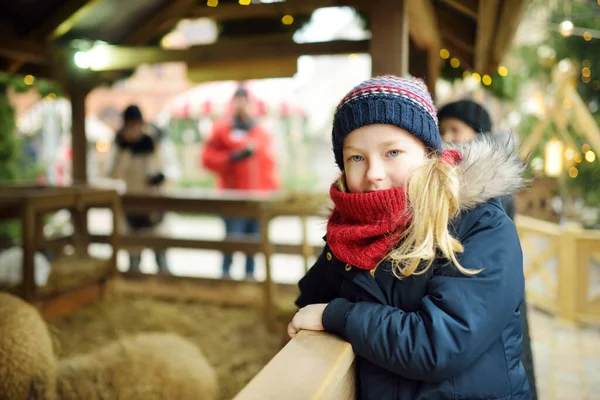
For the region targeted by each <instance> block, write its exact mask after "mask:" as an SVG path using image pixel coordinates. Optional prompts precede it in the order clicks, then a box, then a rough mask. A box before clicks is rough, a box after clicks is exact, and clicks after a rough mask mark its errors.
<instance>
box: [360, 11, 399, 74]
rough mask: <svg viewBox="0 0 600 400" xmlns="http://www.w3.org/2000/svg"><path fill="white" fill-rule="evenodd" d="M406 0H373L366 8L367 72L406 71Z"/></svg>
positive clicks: (387, 72)
mask: <svg viewBox="0 0 600 400" xmlns="http://www.w3.org/2000/svg"><path fill="white" fill-rule="evenodd" d="M406 5H407V2H406V0H376V1H373V3H372V5H371V8H370V10H369V21H370V25H371V42H370V53H371V64H372V68H371V75H372V76H379V75H385V74H393V75H398V76H405V75H406V74H407V73H408V57H409V54H408V47H409V40H408V39H409V34H408V18H407V16H408V12H407V9H406Z"/></svg>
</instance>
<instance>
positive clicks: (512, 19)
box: [490, 0, 527, 68]
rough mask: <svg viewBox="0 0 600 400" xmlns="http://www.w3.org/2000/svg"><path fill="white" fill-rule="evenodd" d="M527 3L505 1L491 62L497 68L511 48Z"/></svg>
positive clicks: (511, 0)
mask: <svg viewBox="0 0 600 400" xmlns="http://www.w3.org/2000/svg"><path fill="white" fill-rule="evenodd" d="M526 5H527V2H526V1H525V0H504V1H503V2H502V7H501V8H502V9H501V11H500V21H499V22H498V29H497V30H496V34H495V40H494V48H493V51H492V57H491V60H490V63H491V66H492V67H494V68H495V66H497V65H498V64H500V62H501V61H502V59H503V58H504V56H505V55H506V52H507V51H508V49H509V48H510V45H511V43H512V41H513V39H514V37H515V35H516V33H517V28H518V27H519V24H520V23H521V19H522V18H523V14H524V13H525V8H526Z"/></svg>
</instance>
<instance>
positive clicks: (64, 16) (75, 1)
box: [29, 0, 100, 40]
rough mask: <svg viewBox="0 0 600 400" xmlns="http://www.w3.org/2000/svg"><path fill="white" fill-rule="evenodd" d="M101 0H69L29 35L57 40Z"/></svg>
mask: <svg viewBox="0 0 600 400" xmlns="http://www.w3.org/2000/svg"><path fill="white" fill-rule="evenodd" d="M99 1H100V0H68V1H66V2H64V3H63V5H62V6H61V8H60V9H59V10H58V11H56V12H55V13H54V14H52V15H51V16H50V17H49V18H47V19H46V20H44V22H43V23H42V24H41V25H40V26H39V27H37V28H36V29H35V30H33V31H32V32H31V33H30V34H29V36H30V37H32V38H36V39H41V40H56V39H58V38H60V37H62V36H64V35H65V34H67V33H68V32H69V31H70V30H71V29H73V27H74V26H75V25H77V23H78V22H79V21H81V19H82V18H83V17H85V16H86V15H87V14H88V13H89V12H90V11H91V10H92V8H93V7H94V6H95V5H96V3H98V2H99Z"/></svg>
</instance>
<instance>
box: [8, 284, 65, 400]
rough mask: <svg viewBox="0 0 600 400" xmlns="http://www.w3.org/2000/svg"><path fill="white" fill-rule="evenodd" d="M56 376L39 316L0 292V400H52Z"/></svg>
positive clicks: (51, 352)
mask: <svg viewBox="0 0 600 400" xmlns="http://www.w3.org/2000/svg"><path fill="white" fill-rule="evenodd" d="M24 339H27V340H24ZM56 376H57V361H56V358H55V356H54V352H53V348H52V341H51V339H50V334H49V333H48V329H47V327H46V324H45V323H44V321H43V320H42V318H41V317H40V315H39V313H38V312H37V310H36V309H35V308H33V307H32V306H31V305H29V304H28V303H26V302H24V301H22V300H21V299H19V298H17V297H15V296H12V295H10V294H7V293H2V292H0V400H21V399H23V400H25V399H28V400H29V399H35V400H50V399H54V398H55V394H56V392H55V384H56Z"/></svg>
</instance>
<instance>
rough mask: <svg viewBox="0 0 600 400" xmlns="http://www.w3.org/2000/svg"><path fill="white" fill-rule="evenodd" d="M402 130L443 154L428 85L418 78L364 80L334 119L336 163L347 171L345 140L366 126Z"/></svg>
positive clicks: (344, 101)
mask: <svg viewBox="0 0 600 400" xmlns="http://www.w3.org/2000/svg"><path fill="white" fill-rule="evenodd" d="M373 124H388V125H394V126H397V127H399V128H402V129H404V130H406V131H408V132H410V133H412V134H413V135H414V136H415V137H417V138H418V139H420V140H421V141H422V142H423V143H424V144H425V146H427V147H429V148H431V149H432V150H434V151H437V152H441V151H442V140H441V138H440V132H439V130H438V121H437V116H436V111H435V107H434V105H433V101H432V100H431V96H430V94H429V91H428V90H427V86H425V83H424V82H423V81H422V80H420V79H417V78H399V77H397V76H393V75H386V76H380V77H376V78H371V79H369V80H366V81H364V82H363V83H361V84H360V85H358V86H356V87H355V88H354V89H352V90H351V91H350V92H349V93H348V94H347V95H346V96H345V97H344V98H343V99H342V101H341V102H340V103H339V105H338V106H337V109H336V111H335V116H334V118H333V132H332V143H333V153H334V155H335V162H336V163H337V165H338V167H339V168H340V169H341V170H344V157H343V151H342V150H343V147H344V139H345V138H346V136H348V135H349V134H350V133H351V132H352V131H354V130H356V129H358V128H361V127H363V126H367V125H373Z"/></svg>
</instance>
